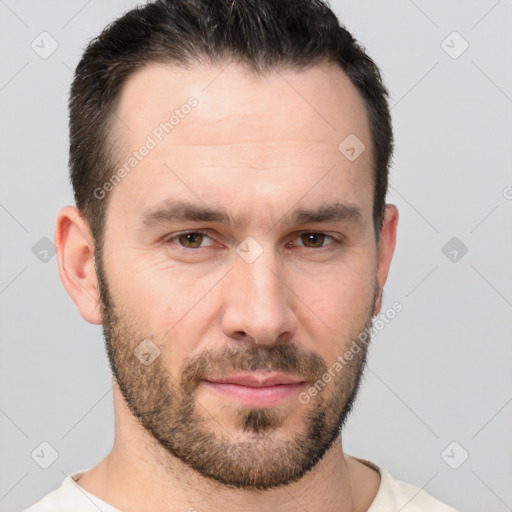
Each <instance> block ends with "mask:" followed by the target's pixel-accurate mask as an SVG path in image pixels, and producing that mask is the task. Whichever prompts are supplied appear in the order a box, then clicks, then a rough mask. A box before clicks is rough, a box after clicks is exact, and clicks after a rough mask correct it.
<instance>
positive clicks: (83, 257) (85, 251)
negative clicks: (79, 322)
mask: <svg viewBox="0 0 512 512" xmlns="http://www.w3.org/2000/svg"><path fill="white" fill-rule="evenodd" d="M54 238H55V246H56V249H57V263H58V266H59V274H60V279H61V281H62V284H63V285H64V288H66V291H67V292H68V295H69V296H70V297H71V298H72V299H73V302H74V303H75V304H76V305H77V307H78V310H79V311H80V314H81V315H82V318H83V319H84V320H86V321H87V322H89V323H91V324H101V323H102V318H101V309H100V296H99V289H98V278H97V276H96V269H95V267H94V241H93V238H92V235H91V232H90V229H89V226H88V224H87V222H86V221H85V220H84V218H83V217H82V216H81V214H80V212H79V211H78V210H77V209H76V208H74V207H73V206H66V207H64V208H62V210H60V211H59V214H58V216H57V224H56V226H55V237H54Z"/></svg>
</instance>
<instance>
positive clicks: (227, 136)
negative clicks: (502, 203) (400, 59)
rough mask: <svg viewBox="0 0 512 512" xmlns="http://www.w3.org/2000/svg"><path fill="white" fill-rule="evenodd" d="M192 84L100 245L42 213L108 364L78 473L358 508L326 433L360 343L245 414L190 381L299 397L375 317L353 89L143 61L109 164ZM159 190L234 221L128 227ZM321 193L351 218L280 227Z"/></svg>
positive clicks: (163, 503)
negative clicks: (150, 350)
mask: <svg viewBox="0 0 512 512" xmlns="http://www.w3.org/2000/svg"><path fill="white" fill-rule="evenodd" d="M191 96H193V97H194V98H195V99H196V100H197V106H196V107H195V108H193V109H191V111H190V113H189V114H187V115H186V116H184V117H183V118H180V121H179V123H178V124H177V125H176V126H174V128H173V129H172V131H170V132H169V133H168V134H165V136H164V137H163V138H162V140H161V141H159V143H158V144H157V145H156V147H154V148H152V149H151V151H150V152H149V153H148V154H147V156H145V157H144V158H142V159H141V160H140V162H138V163H137V165H136V167H135V168H134V169H133V170H131V171H130V172H129V173H128V174H127V175H126V176H125V177H124V178H123V179H122V180H121V182H120V183H118V184H117V185H116V186H114V187H113V190H112V191H111V192H110V195H109V197H108V201H109V203H108V208H107V216H106V228H105V242H104V247H103V250H102V252H101V254H100V253H99V252H98V251H96V253H95V246H94V241H93V239H92V236H91V234H90V231H89V229H88V226H87V223H86V222H85V221H84V220H83V218H82V217H81V216H80V215H79V214H78V212H77V211H76V209H74V208H73V207H66V208H63V209H62V210H61V212H60V213H59V217H58V219H57V227H56V234H55V241H56V245H57V249H58V262H59V270H60V275H61V279H62V281H63V283H64V286H65V287H66V289H67V291H68V293H69V294H70V296H71V297H72V299H73V300H74V301H75V303H76V304H77V307H78V308H79V310H80V313H81V315H82V317H83V318H84V319H85V320H86V321H88V322H91V323H95V324H101V323H103V326H104V333H105V338H106V340H107V350H108V353H109V358H110V362H111V365H112V368H113V372H114V375H115V378H114V386H113V390H114V410H115V420H116V431H115V441H114V446H113V449H112V451H111V452H110V453H109V455H108V456H107V457H105V459H103V460H102V461H101V462H100V463H99V464H98V465H97V466H95V467H94V468H92V469H91V470H90V471H89V472H87V473H86V474H85V475H84V476H83V477H82V478H81V479H80V480H79V482H78V483H79V485H80V486H82V487H83V488H84V489H86V490H88V491H90V492H92V493H93V494H95V495H97V496H98V497H100V498H102V499H104V500H105V501H107V502H108V503H110V504H112V505H113V506H115V507H117V508H119V509H121V510H123V511H125V512H130V511H136V510H143V509H147V510H155V511H159V510H161V511H174V510H187V509H188V508H189V507H195V508H196V509H197V510H198V511H200V510H208V511H216V510H225V503H226V502H229V503H230V504H231V507H233V508H234V509H241V510H267V509H277V510H282V511H288V510H290V511H291V510H297V508H300V507H299V504H300V505H301V506H302V507H304V508H305V509H307V510H319V509H322V510H326V511H334V510H336V511H343V512H348V511H356V510H361V511H362V510H366V509H367V508H368V506H369V505H370V504H371V502H372V501H373V499H374V497H375V494H376V492H377V489H378V485H379V476H378V474H377V473H376V472H375V471H373V470H372V469H370V468H368V467H367V466H364V465H363V464H361V463H360V462H358V461H356V460H355V459H354V458H351V457H349V456H347V455H345V454H344V453H343V450H342V444H341V442H340V440H339V438H338V437H337V433H338V429H339V428H340V426H341V425H342V424H343V422H344V420H345V418H346V416H347V414H348V412H349V411H350V407H351V405H352V402H353V400H354V398H355V393H356V391H357V386H358V383H359V379H360V377H361V373H362V370H363V368H364V362H365V356H366V351H365V350H361V352H359V354H358V355H357V356H354V358H353V359H352V360H350V361H346V364H344V365H343V368H342V369H341V370H340V371H337V372H335V376H334V377H333V378H332V379H330V381H329V382H327V383H326V384H325V387H324V388H323V389H322V391H321V392H320V393H318V395H317V396H313V397H311V400H310V401H309V402H308V403H307V404H304V403H301V402H300V401H299V400H298V397H297V393H295V394H293V396H290V397H288V398H286V399H285V400H283V401H281V402H280V403H279V404H278V405H276V406H272V407H266V408H263V407H259V408H258V407H245V406H242V405H241V404H240V403H239V402H237V400H236V399H233V398H232V397H228V396H226V395H223V394H221V393H219V392H218V391H217V390H214V389H211V388H210V387H208V385H206V384H205V382H204V381H203V380H202V379H206V378H209V377H215V376H221V375H224V374H225V373H226V372H231V371H234V370H241V369H250V370H258V372H260V374H261V373H262V372H264V371H269V370H281V371H283V372H284V373H288V374H292V375H295V376H298V377H301V379H302V381H303V382H304V384H303V387H302V388H301V390H302V391H303V390H307V389H308V388H309V387H310V386H311V385H312V384H314V383H315V382H316V381H317V380H318V378H319V377H321V376H322V374H323V373H324V372H325V370H327V369H329V368H331V367H332V366H333V364H334V362H335V361H336V360H337V358H338V356H340V355H341V354H343V353H344V352H345V351H346V350H347V348H348V347H349V346H350V344H351V343H352V341H353V340H354V339H356V338H357V335H358V334H359V333H360V332H361V331H362V330H363V329H365V327H368V326H369V325H370V323H371V318H372V315H375V314H377V313H378V312H379V311H380V308H381V293H382V288H383V286H384V283H385V281H386V279H387V275H388V270H389V266H390V263H391V258H392V255H393V251H394V246H395V238H396V227H397V221H398V212H397V209H396V207H394V206H393V205H388V206H387V209H386V216H385V220H384V224H383V228H382V231H381V234H380V238H379V240H378V241H377V240H376V239H375V234H374V227H373V222H372V205H373V177H372V149H371V138H370V134H369V128H368V121H367V117H366V112H365V109H364V105H363V102H362V100H361V98H360V96H359V94H358V93H357V90H356V89H355V88H354V87H353V86H352V85H351V84H350V81H349V80H348V78H347V77H346V76H345V75H344V74H343V72H342V71H341V70H339V69H338V68H337V67H335V66H333V65H328V64H323V65H317V66H315V67H312V68H310V69H307V70H301V71H297V70H290V69H282V70H275V71H273V72H271V73H270V74H269V75H268V76H266V77H265V78H262V77H256V76H255V75H253V74H251V73H249V72H248V71H247V70H246V69H244V68H243V67H242V66H240V65H239V64H236V63H230V64H229V65H225V66H223V67H222V68H221V67H213V66H207V65H203V64H201V65H197V66H196V67H194V68H193V69H191V70H180V69H177V68H175V67H172V66H170V65H164V64H152V65H150V66H148V67H146V68H144V69H142V70H139V71H138V72H136V73H135V74H133V75H132V76H131V77H130V78H129V79H128V80H127V82H126V84H125V86H124V88H123V90H122V93H121V98H120V102H119V105H118V108H117V112H116V115H117V117H118V118H119V119H120V120H121V121H118V122H116V123H115V126H114V129H115V134H116V140H117V144H116V151H117V157H118V160H119V164H120V166H122V165H123V163H124V162H126V161H127V160H128V158H129V157H130V156H131V155H132V152H133V151H134V150H137V149H138V148H140V146H141V145H143V144H144V143H145V141H146V140H147V136H148V135H150V134H151V133H153V130H154V129H155V127H157V126H159V124H160V123H161V122H163V121H165V120H168V119H169V116H170V114H171V113H172V112H173V111H174V110H175V109H177V108H180V106H182V105H183V104H185V103H186V102H187V99H188V98H190V97H191ZM349 134H355V135H356V136H357V137H358V138H359V139H360V140H361V141H362V142H363V143H364V144H365V146H366V150H365V151H364V152H363V153H362V154H361V155H360V156H359V157H358V158H357V159H356V160H354V161H350V160H349V159H347V158H346V157H345V156H344V155H343V154H342V153H341V152H340V151H339V149H338V145H339V144H340V142H342V141H343V140H344V139H345V138H346V137H347V136H348V135H349ZM104 200H106V199H104ZM176 200H180V201H186V202H188V203H193V204H194V205H196V206H199V207H202V208H204V207H209V208H222V209H224V210H225V211H226V212H227V213H228V214H229V215H230V216H231V217H232V219H233V223H231V224H227V223H225V222H220V221H217V220H201V221H198V220H183V219H181V220H179V219H178V220H171V219H167V220H164V216H163V215H157V216H155V215H153V216H152V221H151V222H144V220H143V219H144V217H146V219H147V218H148V217H149V216H151V214H152V213H153V214H154V212H155V210H156V209H158V208H161V207H163V206H165V205H166V204H167V205H168V204H169V201H176ZM336 203H337V204H345V205H347V204H348V205H350V206H351V207H353V208H355V209H357V210H358V211H359V215H358V216H357V217H354V216H353V217H350V218H344V219H341V220H340V219H332V220H328V221H322V222H319V221H313V220H311V219H310V220H308V221H307V222H302V221H301V222H291V221H290V218H289V217H290V214H291V213H293V212H294V211H295V210H297V209H300V208H302V209H318V208H319V207H321V206H325V205H326V204H336ZM155 219H156V220H155ZM197 230H200V231H201V232H202V233H204V236H201V235H199V236H197V235H193V236H192V237H190V236H189V237H187V236H181V237H178V236H177V235H179V234H183V233H184V232H197ZM307 233H316V234H318V235H317V236H313V237H308V236H305V234H307ZM324 235H325V236H324ZM247 237H252V239H251V242H250V243H251V244H252V245H250V246H247V245H245V242H244V243H243V244H242V245H240V244H241V243H242V242H243V241H244V240H246V238H247ZM336 240H338V241H339V243H336ZM190 242H192V243H190ZM180 244H181V245H180ZM184 245H185V246H184ZM240 247H242V248H247V247H250V251H249V254H250V255H251V256H254V255H255V254H256V253H258V256H257V257H256V258H255V259H253V260H252V261H250V262H248V261H247V260H246V259H244V258H243V257H241V254H242V253H240V252H237V248H240ZM255 251H256V252H255ZM95 256H96V258H95ZM95 259H96V265H95ZM96 270H98V274H97V273H96ZM100 297H101V300H100ZM144 340H150V341H151V344H152V345H150V346H151V347H157V348H158V350H159V355H158V357H157V358H156V359H155V360H154V361H153V362H152V363H151V364H149V365H145V364H142V363H141V361H140V360H139V359H138V358H136V357H135V356H134V351H135V350H136V349H137V347H138V346H139V345H140V344H141V343H142V342H144ZM145 343H147V341H146V342H145Z"/></svg>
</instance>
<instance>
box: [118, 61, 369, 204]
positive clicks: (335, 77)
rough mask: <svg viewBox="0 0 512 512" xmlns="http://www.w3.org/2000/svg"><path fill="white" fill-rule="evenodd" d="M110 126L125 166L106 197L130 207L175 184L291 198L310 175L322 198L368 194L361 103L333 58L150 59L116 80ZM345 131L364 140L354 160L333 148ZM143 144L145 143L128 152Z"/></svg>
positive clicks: (182, 189) (175, 188)
mask: <svg viewBox="0 0 512 512" xmlns="http://www.w3.org/2000/svg"><path fill="white" fill-rule="evenodd" d="M114 134H115V138H116V140H117V147H118V149H119V151H118V155H117V158H118V164H119V167H121V166H124V167H125V170H126V171H128V172H125V173H123V174H125V175H127V176H126V178H123V181H122V183H121V184H120V185H118V186H116V187H115V189H114V190H113V191H112V194H111V195H112V197H111V201H115V197H116V196H117V197H118V198H119V200H121V198H122V201H123V202H124V203H125V205H126V204H127V203H129V204H130V210H134V209H135V210H136V209H139V210H147V209H148V208H151V206H152V204H155V203H157V202H159V201H163V200H166V199H167V198H169V197H170V196H172V195H173V194H174V195H176V194H177V193H180V194H182V193H184V194H188V195H190V194H192V195H194V196H196V197H195V199H196V200H197V199H198V198H199V199H201V200H202V199H207V198H208V197H210V199H211V197H212V196H215V197H216V198H218V196H222V195H223V194H224V195H225V196H227V197H226V199H232V188H233V184H234V183H235V184H238V189H239V192H238V195H237V197H246V198H247V199H250V198H254V197H263V196H265V197H266V198H272V197H273V196H272V194H274V195H275V197H278V196H279V197H282V193H283V191H284V189H286V192H287V194H288V196H289V199H290V200H299V199H300V195H301V194H304V193H306V190H305V187H310V188H311V187H313V184H315V185H314V188H316V192H318V193H319V194H320V195H322V197H324V198H325V197H326V195H329V194H332V193H333V191H335V190H336V189H338V190H340V191H341V190H342V189H344V190H345V196H349V197H342V199H347V200H350V201H352V202H354V201H353V200H354V197H353V196H354V194H357V191H359V193H361V194H365V195H368V193H369V194H370V196H371V195H372V193H371V191H372V185H371V184H372V183H373V177H372V171H371V169H372V147H371V139H370V131H369V125H368V119H367V114H366V110H365V107H364V103H363V100H362V98H361V96H360V95H359V93H358V91H357V90H356V88H355V87H354V86H353V85H352V84H351V82H350V80H349V79H348V77H347V76H346V75H345V74H344V73H343V72H342V70H341V69H339V67H337V66H335V65H333V64H322V65H317V66H314V67H310V68H306V69H302V70H293V69H280V70H277V69H276V70H273V71H271V72H269V73H268V74H267V75H265V76H257V75H256V74H254V73H251V72H249V71H248V70H247V69H246V68H245V67H243V66H241V65H239V64H236V63H231V64H229V65H225V66H224V67H212V66H207V65H202V64H201V65H199V64H198V65H196V66H194V67H193V68H190V69H183V68H178V67H176V66H171V65H168V64H156V63H154V64H151V65H148V66H146V67H144V68H142V69H140V70H138V71H137V72H135V73H134V74H133V75H131V76H130V77H129V78H128V80H127V81H126V83H125V84H124V86H123V88H122V91H121V94H120V98H119V103H118V107H117V110H116V115H115V121H114ZM353 137H357V140H358V141H360V143H361V144H364V146H365V150H364V151H363V153H362V154H361V155H360V156H359V157H358V158H357V159H356V160H351V159H349V158H347V155H346V154H344V153H343V151H342V150H340V144H341V145H342V149H343V148H344V146H343V144H344V141H345V140H347V138H348V140H349V141H352V140H353ZM143 146H146V147H149V148H150V149H149V150H143V151H142V152H144V153H145V155H144V156H143V157H142V158H141V157H140V155H138V156H137V157H134V152H139V153H140V152H141V151H139V150H140V149H142V148H143ZM356 149H358V148H356ZM134 158H137V161H134ZM130 159H131V162H130ZM128 163H130V164H133V165H126V164H128ZM330 170H331V171H332V172H330ZM244 191H247V192H246V193H245V195H244ZM249 191H250V192H249ZM342 195H343V194H342ZM313 196H314V193H313V194H309V197H313ZM350 196H351V197H350ZM335 199H336V198H335ZM370 199H371V198H370ZM370 199H369V198H366V199H365V201H366V202H367V203H368V204H367V205H366V206H368V205H369V203H370ZM268 200H270V199H268ZM215 202H216V203H218V202H219V201H215ZM361 206H362V207H363V208H364V206H365V205H361ZM125 209H126V206H125Z"/></svg>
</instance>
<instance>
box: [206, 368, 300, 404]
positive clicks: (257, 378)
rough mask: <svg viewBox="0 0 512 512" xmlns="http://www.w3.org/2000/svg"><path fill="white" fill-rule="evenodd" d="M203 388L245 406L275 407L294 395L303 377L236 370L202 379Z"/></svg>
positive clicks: (297, 391)
mask: <svg viewBox="0 0 512 512" xmlns="http://www.w3.org/2000/svg"><path fill="white" fill-rule="evenodd" d="M204 384H205V386H206V388H208V389H210V390H212V391H213V392H214V393H217V394H220V395H221V396H222V397H223V399H225V400H230V401H234V402H235V403H237V404H240V405H244V406H246V407H274V406H277V405H279V404H282V403H283V402H285V401H287V400H291V399H292V398H293V397H294V396H296V395H297V394H298V393H299V392H300V390H301V389H302V387H303V386H304V384H305V381H304V380H302V379H300V378H298V377H294V376H292V375H288V374H286V373H280V372H272V373H269V372H267V373H260V372H239V373H236V374H230V375H223V376H222V377H219V378H215V379H213V378H212V379H209V380H205V381H204Z"/></svg>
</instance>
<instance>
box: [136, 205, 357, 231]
mask: <svg viewBox="0 0 512 512" xmlns="http://www.w3.org/2000/svg"><path fill="white" fill-rule="evenodd" d="M187 220H188V221H197V222H217V223H220V224H225V225H228V226H231V225H234V224H236V222H235V220H234V218H233V217H232V216H231V215H230V214H229V213H228V212H226V211H225V210H223V209H222V208H213V207H209V206H206V205H201V204H196V203H190V202H186V201H171V200H166V201H163V202H162V203H160V204H159V205H158V206H156V207H154V208H150V209H149V210H146V211H145V212H144V214H143V215H142V223H143V224H144V225H145V226H156V225H159V224H163V223H171V222H175V221H187ZM242 220H243V219H242ZM328 221H331V222H332V221H334V222H350V223H355V224H361V223H362V221H363V213H362V210H361V209H360V208H359V207H358V206H356V205H354V204H351V203H342V202H336V203H332V204H323V205H320V206H319V207H316V208H299V209H297V210H294V211H292V212H289V213H287V214H286V215H284V216H283V217H282V218H281V219H280V220H279V221H278V222H279V223H283V224H285V225H294V224H307V223H317V222H328ZM276 224H277V223H276Z"/></svg>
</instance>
